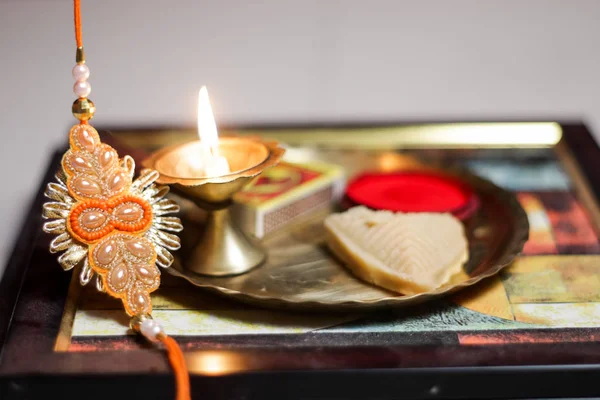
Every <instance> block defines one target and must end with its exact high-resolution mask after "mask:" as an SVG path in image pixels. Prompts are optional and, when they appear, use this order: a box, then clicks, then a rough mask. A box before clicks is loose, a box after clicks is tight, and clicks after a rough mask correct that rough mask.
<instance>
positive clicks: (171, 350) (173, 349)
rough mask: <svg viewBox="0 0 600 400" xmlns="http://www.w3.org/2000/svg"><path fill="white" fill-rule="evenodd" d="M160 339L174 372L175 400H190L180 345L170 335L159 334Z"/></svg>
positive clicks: (186, 371) (186, 373)
mask: <svg viewBox="0 0 600 400" xmlns="http://www.w3.org/2000/svg"><path fill="white" fill-rule="evenodd" d="M159 339H160V341H161V342H162V343H163V344H164V345H165V348H166V349H167V355H168V356H169V362H170V363H171V367H172V368H173V373H174V374H175V385H176V387H177V396H176V397H175V399H176V400H190V399H191V398H192V397H191V393H190V375H189V373H188V370H187V365H186V364H185V358H184V356H183V352H182V351H181V347H179V345H178V344H177V341H175V339H173V338H172V337H171V336H167V335H160V336H159Z"/></svg>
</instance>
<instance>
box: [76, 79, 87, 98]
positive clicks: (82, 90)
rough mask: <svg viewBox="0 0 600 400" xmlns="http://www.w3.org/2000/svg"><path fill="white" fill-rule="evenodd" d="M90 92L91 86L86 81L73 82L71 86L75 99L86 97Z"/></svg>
mask: <svg viewBox="0 0 600 400" xmlns="http://www.w3.org/2000/svg"><path fill="white" fill-rule="evenodd" d="M91 91H92V86H91V85H90V84H89V82H88V81H81V82H75V85H73V93H75V96H77V97H88V96H89V94H90V92H91Z"/></svg>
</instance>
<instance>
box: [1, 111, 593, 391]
mask: <svg viewBox="0 0 600 400" xmlns="http://www.w3.org/2000/svg"><path fill="white" fill-rule="evenodd" d="M67 131H68V127H65V133H66V132H67ZM110 131H111V132H113V137H114V138H121V139H123V143H125V144H126V145H128V146H129V148H130V149H135V150H133V151H132V153H134V154H133V155H135V151H136V150H138V149H139V150H141V151H142V153H145V152H147V151H148V150H150V149H152V148H157V147H160V146H162V145H164V143H165V142H169V143H173V142H175V141H178V140H180V141H183V140H187V139H188V138H191V137H193V135H194V131H193V129H189V130H181V131H175V130H168V129H155V130H147V129H140V130H138V131H129V130H119V129H110ZM259 131H260V132H261V133H262V134H264V135H266V136H271V137H275V138H277V139H279V140H281V141H286V142H287V143H289V144H290V145H292V146H295V147H298V148H300V147H304V149H303V150H299V151H300V152H301V154H300V153H298V152H296V153H295V154H296V155H297V156H298V157H300V156H301V157H305V156H306V155H307V154H311V153H313V152H316V151H317V150H318V151H339V148H340V147H344V148H347V150H346V152H345V153H344V154H345V155H346V156H348V157H352V158H354V159H355V160H356V164H357V169H359V168H360V167H361V166H360V165H358V164H360V163H361V161H362V160H363V156H364V154H366V151H370V149H372V150H374V151H378V152H381V158H380V159H379V160H380V162H381V165H380V167H382V168H383V169H385V167H386V165H388V164H387V163H388V162H389V160H390V155H394V154H398V152H400V154H408V153H411V152H413V151H414V152H418V156H419V157H420V158H421V159H422V160H424V161H426V162H429V161H432V160H434V159H435V160H437V161H439V162H440V163H442V164H444V165H449V164H452V163H453V162H454V160H456V159H458V158H460V157H462V156H469V157H470V159H471V160H472V162H473V163H474V164H472V165H475V164H477V165H476V167H477V168H479V169H478V170H477V173H478V174H479V175H483V176H486V177H488V178H489V179H491V180H495V181H498V180H502V176H497V175H495V174H496V173H495V172H494V171H495V170H494V168H489V169H486V168H487V167H486V166H485V165H486V164H487V165H488V166H489V164H490V163H492V164H493V160H497V159H512V158H511V157H513V158H514V159H520V160H522V161H523V163H525V164H527V163H531V164H532V165H537V164H538V163H540V162H544V160H545V159H546V158H547V157H550V158H552V160H554V161H552V162H553V163H555V164H556V165H558V166H559V168H560V170H561V173H562V174H563V175H564V177H565V179H564V180H563V181H561V182H557V181H555V180H551V181H552V182H550V183H552V185H547V186H546V187H545V189H544V190H542V188H544V185H545V184H547V183H548V181H547V180H545V178H544V176H545V175H543V174H542V175H543V176H542V175H539V174H538V176H537V177H536V179H535V180H534V183H535V185H536V187H537V189H536V190H532V189H531V185H530V186H527V185H526V183H527V184H531V182H532V181H531V180H527V179H525V178H526V177H525V176H522V177H521V178H522V179H519V180H518V182H517V181H514V182H508V183H509V184H510V185H508V186H510V187H509V188H510V189H511V190H512V191H513V192H515V193H516V194H517V197H518V199H519V201H520V203H521V204H524V205H525V206H526V207H525V208H526V210H527V212H528V215H529V216H530V220H531V221H532V225H531V230H530V233H531V239H530V241H529V242H527V244H526V245H525V249H524V252H525V256H524V257H522V258H520V259H519V260H518V261H517V262H516V263H515V264H513V265H512V266H510V267H507V268H506V269H504V270H503V271H501V272H500V273H499V274H498V275H495V276H494V277H492V278H490V279H487V280H485V281H484V282H481V283H479V284H478V285H475V286H473V287H472V288H468V289H466V290H464V291H462V292H461V293H458V294H456V295H451V296H448V297H446V298H444V299H442V300H440V301H433V302H428V303H426V304H424V305H422V306H419V307H414V308H410V309H403V310H397V311H396V310H386V311H384V312H381V313H376V314H372V315H371V314H370V313H369V314H370V316H369V317H366V316H362V315H361V314H360V313H358V314H353V313H352V315H348V316H347V318H349V320H348V321H349V322H348V321H347V322H344V321H343V320H341V321H340V320H339V318H346V316H345V314H344V315H343V316H342V317H340V316H339V315H338V316H336V317H335V318H337V320H336V321H338V325H335V326H331V325H330V322H331V321H329V320H327V321H326V322H327V324H329V325H327V326H330V327H329V328H328V327H327V326H325V327H323V326H321V325H318V324H316V323H314V320H313V319H312V318H313V315H312V314H311V315H310V316H309V317H303V314H302V313H291V312H283V313H277V312H274V311H265V310H260V309H255V308H252V307H250V306H246V305H243V304H241V303H238V302H228V301H227V300H226V299H225V300H224V299H222V298H219V297H215V296H211V295H209V294H206V293H204V292H205V291H201V290H198V289H197V288H196V287H194V286H192V285H189V284H187V283H186V282H185V281H183V280H181V279H176V278H174V277H173V276H170V275H168V274H164V278H165V279H164V281H165V287H164V290H163V289H161V292H160V293H157V296H158V298H157V299H156V301H157V303H160V305H159V306H158V305H157V307H156V310H155V312H156V313H162V314H161V315H160V319H161V321H170V320H173V321H175V320H177V318H179V317H181V318H183V319H182V320H180V321H184V322H183V323H181V324H177V325H174V326H173V328H174V327H179V330H171V331H170V332H173V333H174V334H175V336H176V337H177V339H178V341H179V342H180V343H181V344H182V346H183V347H184V349H185V353H186V361H187V364H188V368H189V369H190V371H191V373H192V390H193V393H194V395H195V396H199V397H200V398H204V397H205V398H220V399H224V398H232V399H239V398H261V399H270V398H276V399H281V398H288V399H292V398H340V399H341V398H343V399H364V398H381V399H384V398H398V397H400V396H404V397H405V398H412V399H419V398H431V397H436V398H461V397H462V398H496V399H498V398H526V397H538V398H544V397H589V396H592V397H593V396H596V397H598V395H600V389H599V388H598V385H597V378H598V376H600V366H599V365H600V342H599V340H598V339H599V338H600V328H599V326H600V323H598V321H597V320H596V319H595V318H597V314H595V312H596V311H594V310H596V309H597V306H598V303H599V302H600V299H599V298H598V292H599V291H597V290H594V288H595V286H594V285H596V284H598V281H597V274H595V271H597V269H598V266H599V265H600V263H599V262H598V261H599V258H600V251H599V249H598V227H600V223H599V222H600V219H599V215H600V214H599V213H598V204H597V199H598V197H599V196H600V174H598V171H599V170H600V169H599V167H600V165H599V161H598V160H600V149H598V146H597V145H596V143H595V142H594V140H593V138H592V136H591V135H590V133H589V131H588V130H587V129H586V127H585V126H584V125H583V124H561V125H559V124H553V123H542V124H536V123H533V124H521V123H515V124H507V123H501V124H497V123H489V124H479V123H477V124H450V125H449V124H443V125H439V124H433V125H431V124H425V125H418V126H417V125H408V126H403V125H399V124H389V125H386V126H384V127H373V126H370V125H365V126H351V127H335V126H331V127H322V126H321V127H319V129H309V128H306V127H301V128H297V129H286V131H285V132H284V131H282V129H281V128H280V127H267V128H265V129H262V128H261V129H260V130H259ZM245 132H248V134H255V133H256V132H257V129H247V130H245ZM359 136H360V137H362V138H363V139H358V137H359ZM382 137H383V138H384V139H383V141H382V139H381V138H382ZM286 138H287V139H286ZM378 138H379V139H378ZM405 138H406V139H405ZM424 139H427V140H424ZM303 140H307V141H310V142H311V143H312V145H313V146H312V147H311V148H306V147H305V146H304V145H303V143H302V142H303ZM337 141H339V143H338V142H337ZM377 141H379V144H377V143H376V142H377ZM336 143H337V144H336ZM340 143H341V144H340ZM382 145H383V146H385V147H386V148H384V149H381V148H376V147H377V146H382ZM360 146H362V148H361V147H360ZM120 151H122V150H121V149H120ZM497 152H500V156H499V155H498V153H497ZM61 153H62V150H61V151H60V152H57V153H56V154H55V156H54V157H53V159H52V162H51V163H50V165H49V167H48V172H47V174H46V176H45V178H44V180H43V182H41V183H40V191H39V192H38V193H37V195H36V197H35V198H34V200H33V203H32V204H31V207H30V210H29V214H28V217H27V219H26V221H25V224H24V226H23V228H22V230H21V231H20V233H19V234H18V236H17V241H16V247H15V250H14V252H13V255H12V257H11V259H10V262H9V263H8V265H7V268H6V270H5V274H4V277H3V280H2V282H0V354H1V355H0V398H3V399H13V398H15V399H16V398H45V397H47V396H48V394H49V393H51V394H52V395H53V396H56V397H61V398H65V399H70V398H80V397H81V396H85V397H86V398H90V399H100V398H103V399H105V398H142V397H143V398H149V399H150V398H171V397H172V396H173V380H172V376H171V375H170V368H169V366H168V363H167V361H166V359H165V357H164V354H163V353H161V352H159V351H156V350H153V349H151V348H149V347H145V345H144V343H143V342H142V341H138V339H136V336H133V335H128V334H127V330H126V327H125V326H124V325H123V322H124V323H125V324H126V323H127V318H125V321H122V320H121V319H119V318H120V317H118V315H122V312H120V305H119V304H118V302H117V303H110V302H109V303H106V302H104V300H100V299H98V298H94V297H93V295H92V293H93V291H92V290H89V291H88V290H81V291H77V290H76V289H75V288H76V287H77V285H73V286H72V287H71V289H70V286H69V285H70V276H69V274H66V273H64V272H63V271H62V270H61V268H60V267H59V266H58V265H57V262H56V258H55V257H54V256H53V255H51V254H49V253H48V251H47V247H48V242H49V240H50V238H49V237H47V236H46V235H42V234H41V222H42V221H41V217H40V210H41V204H42V202H43V200H44V199H43V197H42V193H43V186H44V185H45V184H46V182H47V181H48V180H50V179H51V178H52V176H53V174H54V172H55V170H56V168H57V166H58V165H59V160H60V154H61ZM290 155H292V156H294V152H293V151H292V152H290ZM292 161H293V160H292ZM534 169H535V168H534ZM557 184H558V186H557ZM537 211H540V212H539V213H538V212H537ZM544 215H545V218H541V219H540V216H544ZM540 221H542V222H540ZM544 223H549V226H550V228H551V229H550V232H551V235H548V232H546V231H544V229H543V228H544V226H545V225H544ZM169 278H171V279H169ZM84 289H85V288H84ZM199 307H202V308H201V309H199ZM565 310H567V311H565ZM569 310H570V311H569ZM113 311H114V313H113ZM119 312H120V314H119ZM111 313H113V314H111ZM107 315H114V316H113V317H109V318H108V319H107V318H106V316H107ZM569 315H571V316H573V318H579V319H578V320H577V321H579V322H577V321H575V322H574V319H573V318H571V320H568V318H570V317H569ZM192 316H193V318H195V319H190V318H191V317H192ZM267 316H268V317H267ZM200 317H202V318H200ZM217 317H218V318H217ZM86 318H87V320H86ZM93 318H96V319H95V320H93ZM274 318H275V319H277V318H287V319H288V320H289V321H292V323H291V327H290V328H289V329H288V330H286V331H281V330H280V331H277V332H273V331H269V330H268V329H264V327H265V324H264V322H265V321H266V322H272V321H273V319H274ZM303 318H305V319H303ZM321 318H322V319H321V320H320V321H323V320H325V319H327V318H329V317H326V316H323V317H321ZM511 318H514V319H511ZM560 318H563V319H564V320H561V319H560ZM86 321H88V322H89V321H92V322H93V321H95V322H94V323H97V324H99V325H96V327H98V328H99V330H97V331H89V332H88V334H82V332H83V331H82V330H81V329H80V328H81V326H82V325H78V324H79V322H86ZM298 321H304V323H305V324H304V326H305V327H306V326H308V327H309V328H310V329H308V330H306V329H305V330H301V329H298V326H299V325H298V324H299V323H298ZM306 321H309V322H310V323H306ZM582 321H583V322H585V323H581V322H582ZM105 323H110V326H112V328H111V329H113V328H114V331H112V333H111V332H109V331H108V330H107V329H108V328H109V327H108V326H107V325H103V324H105ZM311 324H312V325H311ZM90 326H93V324H92V325H90ZM375 326H376V327H377V330H375V329H374V327H375ZM171 328H172V327H169V329H171ZM202 329H204V331H202ZM239 329H245V331H244V332H246V333H243V334H240V332H239ZM90 332H91V333H90ZM202 332H209V333H210V334H206V333H202ZM247 332H253V333H252V334H249V333H247ZM507 382H509V384H507Z"/></svg>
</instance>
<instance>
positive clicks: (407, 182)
mask: <svg viewBox="0 0 600 400" xmlns="http://www.w3.org/2000/svg"><path fill="white" fill-rule="evenodd" d="M346 197H347V199H348V200H349V201H350V203H352V205H363V206H366V207H369V208H372V209H375V210H389V211H395V212H398V211H401V212H450V213H452V214H454V216H456V217H457V218H460V219H463V220H464V219H467V218H469V217H470V216H471V215H473V213H475V211H477V208H478V206H479V200H478V198H477V196H476V194H475V193H474V192H473V190H472V189H471V188H470V186H469V185H468V184H466V183H465V182H462V181H459V180H458V179H456V178H453V177H449V176H446V175H443V174H441V173H431V172H393V173H369V174H364V175H360V176H358V177H356V178H354V179H353V180H352V181H351V182H350V183H349V184H348V187H347V188H346Z"/></svg>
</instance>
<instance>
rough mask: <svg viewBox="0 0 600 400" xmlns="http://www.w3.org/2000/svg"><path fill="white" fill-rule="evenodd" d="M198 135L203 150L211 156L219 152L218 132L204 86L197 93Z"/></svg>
mask: <svg viewBox="0 0 600 400" xmlns="http://www.w3.org/2000/svg"><path fill="white" fill-rule="evenodd" d="M198 137H199V138H200V142H201V143H202V147H203V148H204V150H205V151H210V153H211V155H213V156H217V155H218V154H219V133H218V131H217V124H216V122H215V117H214V115H213V111H212V107H211V106H210V100H209V98H208V90H207V89H206V86H202V87H201V88H200V92H199V93H198Z"/></svg>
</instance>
